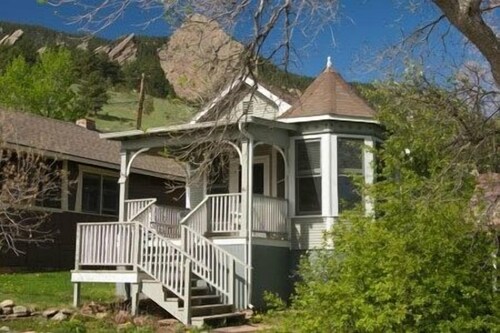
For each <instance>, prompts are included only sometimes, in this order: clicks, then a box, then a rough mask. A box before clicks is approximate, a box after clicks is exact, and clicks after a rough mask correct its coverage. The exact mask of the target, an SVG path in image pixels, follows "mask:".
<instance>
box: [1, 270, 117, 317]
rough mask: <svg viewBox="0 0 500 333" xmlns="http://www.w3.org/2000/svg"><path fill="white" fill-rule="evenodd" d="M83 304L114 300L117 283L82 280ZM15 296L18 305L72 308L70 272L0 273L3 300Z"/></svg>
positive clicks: (14, 299)
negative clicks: (86, 281)
mask: <svg viewBox="0 0 500 333" xmlns="http://www.w3.org/2000/svg"><path fill="white" fill-rule="evenodd" d="M81 291H82V303H85V302H90V301H94V302H99V303H111V302H113V301H115V285H114V284H109V283H82V286H81ZM5 299H12V300H13V301H14V302H15V303H16V304H19V305H27V306H30V307H33V308H35V309H46V308H48V307H70V306H71V304H72V302H73V285H72V283H71V276H70V273H69V272H47V273H45V272H44V273H14V274H0V301H2V300H5Z"/></svg>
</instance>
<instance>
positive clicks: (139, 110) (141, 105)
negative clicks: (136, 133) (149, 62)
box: [135, 73, 145, 129]
mask: <svg viewBox="0 0 500 333" xmlns="http://www.w3.org/2000/svg"><path fill="white" fill-rule="evenodd" d="M144 77H145V75H144V73H142V75H141V88H140V90H139V106H138V107H137V123H136V126H135V128H137V129H141V126H142V112H143V109H144V97H145V92H144Z"/></svg>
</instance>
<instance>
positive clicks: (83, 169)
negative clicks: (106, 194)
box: [75, 165, 120, 217]
mask: <svg viewBox="0 0 500 333" xmlns="http://www.w3.org/2000/svg"><path fill="white" fill-rule="evenodd" d="M84 173H86V174H91V175H96V176H99V180H100V189H99V191H100V195H99V199H100V202H99V212H98V213H96V212H88V211H84V210H83V174H84ZM104 177H109V178H115V179H116V182H117V184H118V179H119V177H120V174H119V172H116V171H112V170H106V169H100V168H94V167H90V166H85V165H79V166H78V188H77V199H76V205H75V208H76V209H75V210H76V211H77V212H79V213H82V214H89V215H100V216H113V217H117V216H118V214H119V207H120V202H119V188H118V210H117V212H116V215H114V214H109V213H108V214H103V213H102V212H103V208H102V203H103V179H104Z"/></svg>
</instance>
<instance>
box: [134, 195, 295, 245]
mask: <svg viewBox="0 0 500 333" xmlns="http://www.w3.org/2000/svg"><path fill="white" fill-rule="evenodd" d="M242 197H243V194H242V193H227V194H209V195H207V196H205V198H204V199H203V200H202V201H201V202H200V203H199V204H198V205H197V206H196V207H195V208H194V209H192V210H188V209H181V208H179V207H171V206H164V205H159V204H157V203H156V199H137V200H126V201H125V203H126V216H127V221H129V222H139V223H141V224H143V225H145V226H147V227H149V228H151V229H154V230H156V231H157V232H158V234H160V235H162V236H164V237H166V238H169V239H172V240H175V239H180V238H181V225H184V226H186V227H189V228H190V229H192V230H194V231H195V232H197V233H199V234H201V235H203V236H205V237H209V238H212V237H245V235H246V230H245V226H243V225H242V222H243V219H242V216H243V210H242ZM252 204H253V209H252V210H253V216H252V218H253V221H252V223H251V230H252V237H254V238H265V239H272V240H289V235H290V219H289V218H288V216H287V214H288V202H287V201H286V200H285V199H281V198H277V197H271V196H266V195H261V194H254V195H253V203H252Z"/></svg>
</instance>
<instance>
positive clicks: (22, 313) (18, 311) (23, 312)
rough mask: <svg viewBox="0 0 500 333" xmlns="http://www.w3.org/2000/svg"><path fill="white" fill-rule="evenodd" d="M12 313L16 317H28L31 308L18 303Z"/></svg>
mask: <svg viewBox="0 0 500 333" xmlns="http://www.w3.org/2000/svg"><path fill="white" fill-rule="evenodd" d="M12 314H13V315H15V316H16V317H26V316H29V315H30V310H28V308H27V307H25V306H22V305H17V306H15V307H13V308H12Z"/></svg>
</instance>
